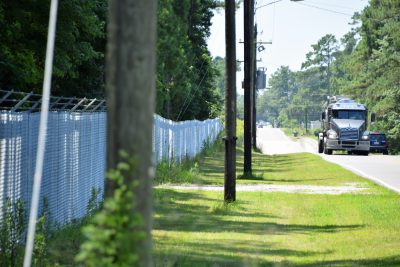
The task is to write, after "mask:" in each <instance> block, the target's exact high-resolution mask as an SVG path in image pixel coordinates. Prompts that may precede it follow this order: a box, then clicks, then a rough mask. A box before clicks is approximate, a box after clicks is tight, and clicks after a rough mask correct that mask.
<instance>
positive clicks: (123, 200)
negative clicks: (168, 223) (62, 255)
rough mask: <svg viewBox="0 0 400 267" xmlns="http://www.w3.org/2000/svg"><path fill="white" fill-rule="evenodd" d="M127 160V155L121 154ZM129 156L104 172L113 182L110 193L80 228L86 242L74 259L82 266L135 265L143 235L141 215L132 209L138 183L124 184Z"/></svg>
mask: <svg viewBox="0 0 400 267" xmlns="http://www.w3.org/2000/svg"><path fill="white" fill-rule="evenodd" d="M124 158H125V159H127V156H126V155H125V156H124ZM134 166H135V164H134V162H133V160H132V159H129V160H128V159H127V162H122V163H119V164H118V166H117V169H115V170H110V171H108V172H107V178H108V179H110V181H112V182H114V183H115V186H116V188H115V190H114V192H113V195H112V196H111V197H109V198H107V199H105V201H104V205H103V208H102V209H101V211H99V212H98V213H97V214H95V215H94V216H93V219H92V222H91V223H90V224H89V225H87V226H85V227H83V230H82V231H83V234H84V236H85V238H86V241H85V242H84V243H83V244H82V245H81V250H80V253H79V254H78V255H77V257H76V260H77V262H79V263H82V264H83V265H85V266H89V267H90V266H104V267H107V266H113V267H115V266H121V267H122V266H135V265H137V264H138V260H139V257H138V253H137V251H139V249H140V247H139V243H140V241H142V240H143V239H145V237H146V233H145V232H144V231H143V230H141V229H142V227H143V223H144V222H143V218H142V217H141V215H140V214H139V213H138V212H134V208H135V206H136V203H135V197H134V193H133V192H134V189H135V188H136V187H137V183H131V184H126V183H125V179H124V174H126V173H132V170H133V168H134Z"/></svg>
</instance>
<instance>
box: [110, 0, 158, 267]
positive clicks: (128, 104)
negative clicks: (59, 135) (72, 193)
mask: <svg viewBox="0 0 400 267" xmlns="http://www.w3.org/2000/svg"><path fill="white" fill-rule="evenodd" d="M156 3H157V1H156V0H120V1H118V0H111V1H110V6H109V20H108V43H107V58H106V63H107V64H106V88H107V104H108V114H107V122H108V125H107V138H108V139H107V168H108V169H110V168H115V167H116V166H117V164H118V163H119V162H120V161H121V159H120V157H119V152H120V151H121V150H123V151H126V152H127V153H128V154H129V155H130V156H131V157H133V158H134V159H135V160H136V168H135V171H134V173H132V174H131V175H130V176H129V177H125V182H126V183H132V182H133V181H138V182H139V185H138V187H137V189H136V191H135V198H136V204H137V205H136V208H135V210H134V211H133V212H139V213H140V214H141V215H142V217H143V219H144V222H145V226H144V229H143V230H144V231H145V232H146V233H147V237H146V239H145V240H143V241H141V242H142V243H141V244H140V245H139V247H141V248H142V249H141V250H140V251H138V252H137V253H139V257H140V263H141V265H143V266H152V258H151V235H150V231H151V228H152V201H151V199H152V196H151V191H152V177H153V173H154V166H153V160H152V159H153V156H152V138H151V137H152V132H153V118H154V117H153V114H154V106H155V103H154V102H155V59H156V50H155V47H156V46H155V44H156ZM114 189H115V185H114V184H112V183H110V182H106V189H105V194H106V196H107V197H108V196H111V195H112V194H113V191H114Z"/></svg>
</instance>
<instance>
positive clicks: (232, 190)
mask: <svg viewBox="0 0 400 267" xmlns="http://www.w3.org/2000/svg"><path fill="white" fill-rule="evenodd" d="M235 10H236V7H235V0H226V1H225V40H226V41H225V43H226V58H225V63H226V75H225V76H226V83H225V84H226V86H225V123H226V127H225V129H226V137H225V184H224V200H225V202H233V201H235V200H236V33H235Z"/></svg>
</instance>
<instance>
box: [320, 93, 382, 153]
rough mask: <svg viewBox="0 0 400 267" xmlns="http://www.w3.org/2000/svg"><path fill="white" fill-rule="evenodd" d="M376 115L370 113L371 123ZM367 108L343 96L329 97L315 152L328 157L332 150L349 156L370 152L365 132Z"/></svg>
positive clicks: (367, 135)
mask: <svg viewBox="0 0 400 267" xmlns="http://www.w3.org/2000/svg"><path fill="white" fill-rule="evenodd" d="M374 121H375V114H374V113H371V122H374ZM367 123H368V109H367V107H366V106H365V105H363V104H360V103H357V102H356V101H354V100H353V99H350V98H347V97H343V96H332V97H328V101H327V103H326V105H325V107H324V111H323V112H322V113H321V127H322V131H321V132H320V133H319V134H318V153H324V154H328V155H331V154H332V152H333V151H334V150H342V151H347V153H348V154H349V155H351V154H358V155H367V156H368V154H369V150H370V140H369V138H370V137H369V134H368V132H367V127H368V125H367Z"/></svg>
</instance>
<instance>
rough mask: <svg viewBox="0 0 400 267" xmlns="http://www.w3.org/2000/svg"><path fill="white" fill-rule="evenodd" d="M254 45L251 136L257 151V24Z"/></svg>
mask: <svg viewBox="0 0 400 267" xmlns="http://www.w3.org/2000/svg"><path fill="white" fill-rule="evenodd" d="M253 40H254V45H253V46H252V47H253V50H252V52H253V53H252V54H253V69H252V72H253V75H252V77H253V88H252V89H253V110H252V129H253V131H252V134H253V149H254V150H256V149H257V126H256V123H257V110H256V97H257V90H256V89H257V24H255V26H254V35H253Z"/></svg>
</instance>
